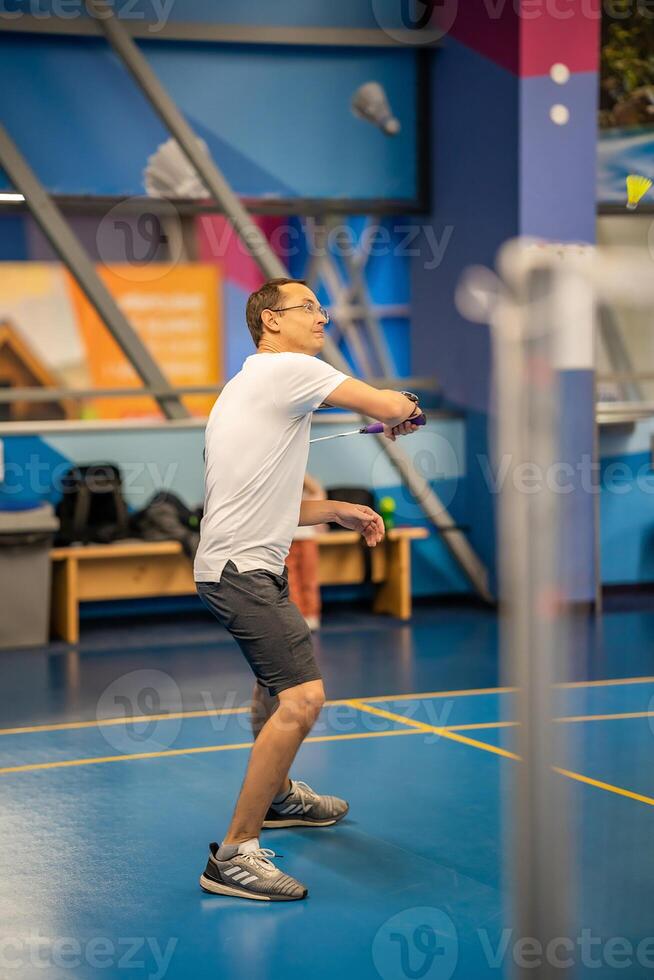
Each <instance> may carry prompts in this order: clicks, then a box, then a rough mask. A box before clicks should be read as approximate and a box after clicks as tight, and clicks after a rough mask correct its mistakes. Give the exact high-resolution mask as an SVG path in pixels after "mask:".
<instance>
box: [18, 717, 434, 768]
mask: <svg viewBox="0 0 654 980" xmlns="http://www.w3.org/2000/svg"><path fill="white" fill-rule="evenodd" d="M417 734H418V732H417V731H415V730H414V729H412V728H405V729H398V730H394V731H390V732H351V733H349V734H347V735H313V736H310V737H309V738H305V740H304V743H303V744H306V743H307V742H345V741H348V740H351V739H356V738H388V737H390V736H392V735H417ZM253 745H254V742H235V743H234V744H233V745H200V746H196V747H194V748H189V749H166V750H165V751H162V752H135V753H133V754H130V755H105V756H98V757H91V758H89V759H61V760H60V761H59V762H32V763H28V764H27V765H24V766H6V767H5V768H4V769H0V776H6V775H9V774H10V773H17V772H35V771H36V770H37V769H70V768H72V767H73V766H94V765H99V764H100V763H101V762H132V761H133V760H134V759H163V758H170V757H172V756H179V755H202V754H203V753H205V752H229V751H233V750H235V749H251V748H252V746H253Z"/></svg>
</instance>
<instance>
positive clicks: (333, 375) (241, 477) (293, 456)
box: [193, 353, 348, 582]
mask: <svg viewBox="0 0 654 980" xmlns="http://www.w3.org/2000/svg"><path fill="white" fill-rule="evenodd" d="M347 378H348V376H347V375H346V374H342V373H341V372H340V371H337V370H336V369H335V368H333V367H330V366H329V364H326V363H325V362H324V361H321V360H319V359H318V358H317V357H312V356H311V355H310V354H291V353H283V354H252V355H251V356H250V357H248V358H246V359H245V362H244V364H243V367H242V368H241V370H240V371H239V373H238V374H237V375H235V376H234V377H233V378H232V379H231V381H229V382H228V383H227V384H226V385H225V387H224V388H223V390H222V392H221V394H220V397H219V398H218V400H217V401H216V403H215V405H214V406H213V408H212V410H211V414H210V415H209V420H208V422H207V429H206V434H205V470H204V479H205V497H204V516H203V518H202V524H201V525H200V546H199V548H198V551H197V554H196V556H195V564H194V568H193V571H194V577H195V581H196V582H219V581H220V576H221V575H222V571H223V568H224V566H225V564H226V563H227V562H228V561H230V560H231V561H233V562H234V564H235V565H236V567H237V569H238V570H239V572H246V571H252V570H254V569H255V568H265V569H268V570H269V571H271V572H275V573H276V574H277V575H281V573H282V572H283V570H284V560H285V559H286V556H287V555H288V550H289V548H290V545H291V540H292V538H293V534H294V532H295V530H296V528H297V526H298V521H299V518H300V504H301V501H302V485H303V482H304V474H305V472H306V467H307V459H308V457H309V431H310V429H311V413H312V412H313V411H314V410H315V409H316V408H318V406H319V405H320V404H321V403H322V402H323V401H324V400H325V399H326V398H327V397H328V396H329V395H330V393H331V392H332V391H333V390H334V389H335V388H337V387H338V386H339V385H340V384H341V383H342V382H343V381H346V380H347Z"/></svg>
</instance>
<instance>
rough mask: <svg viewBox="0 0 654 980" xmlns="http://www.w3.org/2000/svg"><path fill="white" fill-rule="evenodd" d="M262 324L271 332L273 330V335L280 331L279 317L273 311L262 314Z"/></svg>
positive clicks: (265, 311)
mask: <svg viewBox="0 0 654 980" xmlns="http://www.w3.org/2000/svg"><path fill="white" fill-rule="evenodd" d="M261 322H262V323H263V325H264V326H266V327H268V329H269V330H272V331H273V333H277V331H278V327H277V317H276V316H275V314H274V313H273V311H272V310H264V311H263V312H262V314H261Z"/></svg>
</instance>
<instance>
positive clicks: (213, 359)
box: [68, 263, 224, 419]
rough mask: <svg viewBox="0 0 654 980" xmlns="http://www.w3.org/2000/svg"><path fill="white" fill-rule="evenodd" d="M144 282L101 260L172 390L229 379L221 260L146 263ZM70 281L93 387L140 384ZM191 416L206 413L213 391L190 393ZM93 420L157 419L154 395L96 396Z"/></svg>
mask: <svg viewBox="0 0 654 980" xmlns="http://www.w3.org/2000/svg"><path fill="white" fill-rule="evenodd" d="M156 271H159V273H160V274H159V275H158V276H157V277H156V278H149V279H148V280H147V281H141V282H139V281H138V280H137V279H136V277H135V276H134V268H133V266H130V265H112V266H106V265H98V266H97V272H98V275H99V276H100V277H101V278H102V279H103V281H104V283H105V285H106V286H107V288H108V289H109V292H110V293H111V294H112V296H113V297H114V299H115V300H116V302H117V304H118V306H119V307H120V309H121V310H122V312H123V313H124V315H125V316H126V318H127V320H128V321H129V323H130V324H131V325H132V327H133V328H134V330H135V331H136V333H137V334H138V336H139V337H140V338H141V340H142V341H143V343H144V344H145V346H146V347H147V349H148V350H149V352H150V354H151V355H152V357H153V358H154V360H155V361H156V363H157V364H158V366H159V368H160V370H161V371H162V372H163V374H164V375H165V377H166V378H167V379H168V380H169V382H170V383H171V385H173V386H174V387H183V386H185V385H217V384H221V383H222V382H223V380H224V378H223V344H222V334H223V317H222V307H221V290H220V286H221V283H220V275H219V270H218V269H217V268H216V266H215V265H202V264H200V263H194V264H187V265H174V266H172V265H160V266H148V273H149V276H150V277H152V274H153V273H154V272H156ZM68 284H69V288H70V291H71V296H72V298H73V304H74V308H75V311H76V314H77V319H78V323H79V328H80V333H81V336H82V338H83V342H84V346H85V348H86V356H87V362H88V370H89V377H90V381H91V385H92V386H95V387H98V388H138V387H140V386H141V384H142V382H141V380H140V379H139V377H138V375H137V373H136V371H135V370H134V368H133V367H132V365H131V364H130V362H129V360H128V358H127V357H126V356H125V355H124V354H123V352H122V351H121V349H120V347H119V346H118V344H117V342H116V341H115V340H114V338H113V337H112V335H111V334H110V332H109V331H108V330H107V328H106V327H105V325H104V324H103V323H102V321H101V320H100V318H99V317H98V315H97V313H96V312H95V310H94V309H93V307H92V306H91V304H90V303H89V302H88V300H87V299H86V297H85V296H84V294H83V293H82V292H81V290H80V289H79V286H78V285H77V283H76V282H75V281H74V280H73V279H72V277H71V276H68ZM183 401H184V404H185V405H186V406H187V408H188V409H189V411H190V412H191V413H192V414H193V415H198V416H206V415H207V414H208V413H209V411H210V409H211V406H212V405H213V403H214V401H215V396H214V395H187V396H185V397H184V398H183ZM84 414H85V416H86V417H87V418H89V417H91V418H103V419H119V418H144V417H154V418H159V417H160V416H161V411H160V409H159V407H158V405H157V403H156V402H155V401H154V399H152V398H148V397H139V396H134V397H131V396H125V397H124V398H123V397H120V398H94V399H92V400H90V401H89V402H88V403H87V404H86V405H85V406H84Z"/></svg>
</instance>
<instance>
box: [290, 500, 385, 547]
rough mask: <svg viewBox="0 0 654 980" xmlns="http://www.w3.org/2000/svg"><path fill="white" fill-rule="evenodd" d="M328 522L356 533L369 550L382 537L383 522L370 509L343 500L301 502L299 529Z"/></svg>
mask: <svg viewBox="0 0 654 980" xmlns="http://www.w3.org/2000/svg"><path fill="white" fill-rule="evenodd" d="M330 521H333V522H334V523H336V524H340V525H341V526H342V527H346V528H348V529H349V530H350V531H358V532H359V534H362V535H363V537H364V539H365V542H366V544H367V545H368V547H370V548H374V547H375V545H376V544H379V542H380V541H381V540H382V539H383V537H384V522H383V520H382V519H381V516H380V515H379V514H377V513H376V512H375V511H374V510H372V508H370V507H363V506H361V505H360V504H348V503H346V502H345V501H344V500H303V501H302V505H301V507H300V520H299V521H298V524H299V526H300V527H305V526H306V525H308V524H327V523H328V522H330Z"/></svg>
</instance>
